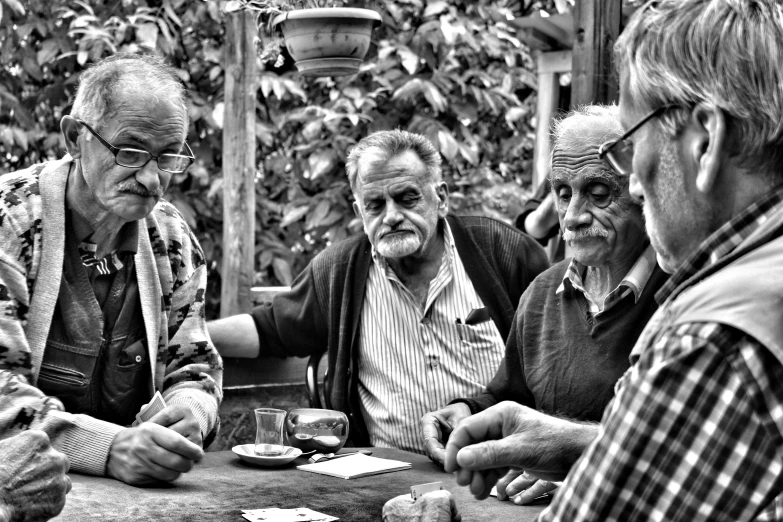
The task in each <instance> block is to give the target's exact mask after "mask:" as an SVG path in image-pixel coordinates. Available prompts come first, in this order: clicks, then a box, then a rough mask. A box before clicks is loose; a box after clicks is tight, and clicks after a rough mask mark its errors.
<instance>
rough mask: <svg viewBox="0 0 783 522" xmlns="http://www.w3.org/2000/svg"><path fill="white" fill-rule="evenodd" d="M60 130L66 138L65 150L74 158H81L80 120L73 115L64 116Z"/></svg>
mask: <svg viewBox="0 0 783 522" xmlns="http://www.w3.org/2000/svg"><path fill="white" fill-rule="evenodd" d="M60 130H61V131H62V133H63V138H65V150H67V151H68V154H70V156H71V157H72V158H74V159H75V158H80V157H81V155H82V151H81V147H80V146H79V122H78V121H76V119H74V118H73V116H63V118H62V119H61V120H60Z"/></svg>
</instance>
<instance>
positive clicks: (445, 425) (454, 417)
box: [421, 402, 470, 466]
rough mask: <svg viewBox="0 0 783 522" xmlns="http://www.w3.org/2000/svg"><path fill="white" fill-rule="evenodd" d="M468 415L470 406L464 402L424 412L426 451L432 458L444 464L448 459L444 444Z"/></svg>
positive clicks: (423, 431) (422, 431) (423, 425)
mask: <svg viewBox="0 0 783 522" xmlns="http://www.w3.org/2000/svg"><path fill="white" fill-rule="evenodd" d="M468 417H470V408H469V407H468V405H467V404H465V403H464V402H457V403H454V404H449V405H448V406H446V407H444V408H441V409H439V410H437V411H432V412H429V413H425V414H424V416H423V417H422V418H421V435H422V437H423V438H424V451H425V452H427V456H428V457H429V458H430V459H432V460H433V461H434V462H436V463H437V464H440V465H441V466H443V464H444V462H445V460H446V448H445V447H444V446H443V445H444V444H445V443H446V442H447V441H448V439H449V436H450V435H451V432H452V431H453V430H454V428H455V427H456V426H457V424H458V423H459V422H460V421H461V420H462V419H466V418H468Z"/></svg>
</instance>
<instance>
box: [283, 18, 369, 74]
mask: <svg viewBox="0 0 783 522" xmlns="http://www.w3.org/2000/svg"><path fill="white" fill-rule="evenodd" d="M380 24H381V16H380V15H379V14H378V13H376V12H375V11H373V10H371V9H357V8H349V7H326V8H318V9H299V10H295V11H287V12H285V13H283V14H280V15H277V16H276V17H275V19H274V21H273V22H272V25H273V26H277V25H280V26H281V29H282V31H283V38H284V39H285V46H286V48H287V49H288V53H289V54H290V55H291V56H292V57H293V59H294V61H295V62H296V68H297V70H298V71H299V73H300V74H302V75H304V76H345V75H347V74H356V73H357V72H359V67H360V66H361V64H362V60H363V59H364V56H365V55H366V54H367V50H368V49H369V48H370V36H372V30H373V28H374V27H377V26H379V25H380Z"/></svg>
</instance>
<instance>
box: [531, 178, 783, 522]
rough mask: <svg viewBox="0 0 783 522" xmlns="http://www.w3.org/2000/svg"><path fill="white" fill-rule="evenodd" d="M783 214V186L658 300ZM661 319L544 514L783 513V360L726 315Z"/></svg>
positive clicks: (702, 253) (691, 261)
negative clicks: (723, 318)
mask: <svg viewBox="0 0 783 522" xmlns="http://www.w3.org/2000/svg"><path fill="white" fill-rule="evenodd" d="M782 211H783V188H781V189H778V190H776V191H774V192H772V193H770V194H769V195H767V196H765V197H764V198H763V199H761V200H759V201H757V202H756V203H754V204H753V205H752V206H751V207H749V208H748V209H746V210H745V211H744V212H743V213H742V214H740V215H739V216H737V217H736V218H735V219H733V220H731V221H730V222H728V223H726V224H725V225H724V226H722V227H721V228H720V229H719V230H717V231H716V232H715V233H714V234H712V235H711V236H710V237H709V238H708V239H707V240H706V241H704V242H703V243H702V245H701V246H700V247H699V249H698V250H697V251H696V252H694V253H693V254H692V255H691V256H690V257H689V258H688V259H687V260H686V262H685V263H684V264H683V266H682V267H680V268H679V269H678V271H677V272H676V273H675V274H673V276H672V277H671V278H670V279H669V281H668V282H667V283H666V285H664V286H663V287H662V288H661V290H660V291H659V293H658V295H657V296H656V298H657V299H658V301H659V302H664V301H668V300H669V298H670V297H671V296H672V294H673V293H674V292H675V290H676V291H677V292H678V295H680V294H679V292H680V291H681V290H683V288H685V287H688V286H689V285H692V284H693V283H692V282H691V281H689V279H690V278H691V277H692V276H694V275H695V274H696V273H697V272H700V271H701V270H703V269H706V268H708V267H710V266H712V265H714V264H716V263H718V262H719V261H720V260H721V259H723V258H725V256H727V255H729V254H731V253H732V251H733V250H734V249H735V248H736V247H737V246H738V245H740V243H742V241H743V240H744V239H746V238H748V237H749V236H750V234H751V233H753V232H754V231H756V230H757V229H758V228H759V227H760V226H761V225H762V224H763V223H764V222H765V221H767V220H768V218H769V217H770V216H772V215H773V214H776V213H778V214H779V213H780V212H782ZM680 287H682V288H680ZM675 297H676V296H675ZM675 301H676V299H675ZM655 323H656V320H655V318H653V320H651V322H650V324H649V325H648V327H647V328H646V329H645V333H643V334H642V336H641V337H640V339H639V342H638V343H637V345H636V347H635V348H634V350H633V352H632V354H631V362H632V364H633V366H632V367H631V368H630V369H629V370H628V371H627V372H626V373H625V375H624V376H623V377H622V378H621V379H620V381H619V382H618V384H617V387H616V389H615V392H616V393H615V398H614V400H613V402H612V403H611V404H610V405H609V406H608V407H607V410H606V412H605V413H604V418H603V421H602V426H601V430H600V433H599V436H598V438H597V439H596V440H595V441H594V442H593V443H592V444H591V446H590V447H589V448H588V449H587V451H586V452H585V453H584V454H583V455H582V457H581V459H580V460H579V461H578V462H577V463H576V464H575V465H574V466H573V467H572V469H571V473H569V475H568V478H567V479H566V481H565V482H564V483H563V486H562V487H561V488H560V490H559V491H558V493H557V494H556V496H555V499H554V500H553V503H552V505H551V506H549V508H547V510H545V511H544V512H543V513H541V515H540V518H539V520H540V521H552V520H558V521H568V522H574V521H580V520H600V521H607V520H616V521H626V520H629V521H630V520H665V521H674V520H686V521H688V522H691V521H697V520H725V521H732V522H735V521H738V520H783V502H781V492H782V491H783V434H781V429H780V428H779V427H780V425H781V418H783V365H782V364H781V362H780V361H779V360H778V359H777V358H775V357H774V356H773V355H772V353H771V352H770V351H769V350H768V349H767V348H766V347H765V346H764V345H762V344H761V343H759V342H758V341H757V340H756V339H755V338H753V337H751V336H749V335H747V334H745V333H743V332H742V331H740V330H738V329H735V328H732V327H729V326H726V325H723V324H719V323H710V322H685V323H683V324H676V325H670V324H666V323H665V322H663V321H661V322H659V324H655Z"/></svg>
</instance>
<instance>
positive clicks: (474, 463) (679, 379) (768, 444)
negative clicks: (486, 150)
mask: <svg viewBox="0 0 783 522" xmlns="http://www.w3.org/2000/svg"><path fill="white" fill-rule="evenodd" d="M781 49H783V5H781V3H780V2H779V1H774V0H663V1H659V2H649V3H648V4H645V6H643V7H642V8H640V9H639V11H637V12H636V13H635V14H634V15H633V17H632V19H631V20H630V22H629V24H628V26H627V27H626V29H625V32H624V33H623V34H622V36H621V37H620V39H619V40H618V42H617V44H616V47H615V56H616V59H617V65H618V69H619V71H620V83H621V85H620V119H621V121H622V123H623V127H624V128H625V129H627V130H626V132H625V134H624V135H623V136H622V137H621V138H619V139H617V140H614V141H612V142H609V143H606V144H604V145H603V146H602V147H601V154H602V155H603V156H604V157H605V159H606V160H607V162H608V163H609V164H610V165H611V166H612V168H613V169H614V170H615V171H616V172H617V173H618V174H620V175H624V176H629V177H630V184H631V193H632V195H634V196H635V197H637V198H639V199H640V200H643V201H644V212H645V217H646V228H647V231H648V234H649V236H650V238H651V241H652V244H653V247H654V248H655V251H656V253H657V256H658V260H659V263H660V264H661V266H662V267H663V268H664V269H665V270H667V271H669V272H671V273H672V276H671V278H670V280H669V281H668V282H667V283H666V284H665V285H664V286H663V287H662V288H661V290H660V291H659V292H658V296H657V298H658V300H659V301H660V303H661V305H660V308H659V309H658V311H657V312H656V314H655V315H654V316H653V317H652V319H651V320H650V322H649V323H648V324H647V327H646V328H645V330H644V331H643V332H642V334H641V336H640V338H639V341H638V342H637V343H636V346H635V347H634V349H633V351H632V353H631V361H632V363H633V365H632V367H631V368H630V370H629V371H628V372H627V373H626V374H625V375H624V376H623V378H622V379H621V380H620V381H619V382H618V385H617V389H616V394H615V399H614V401H613V402H612V404H611V405H610V406H609V407H608V408H607V410H606V412H605V414H604V418H603V419H602V426H601V430H600V431H599V432H598V434H597V436H596V437H595V439H594V440H593V441H592V442H591V443H590V444H589V445H588V447H587V449H586V451H585V452H584V453H583V454H582V457H581V458H580V459H579V460H578V461H577V462H576V463H575V464H573V466H571V467H570V472H569V473H568V476H567V478H566V480H565V482H564V483H563V486H562V488H561V489H560V491H559V493H558V494H557V495H556V496H555V499H554V501H553V503H552V505H551V506H550V507H549V509H548V510H546V511H545V512H543V513H542V514H541V517H540V520H544V521H550V520H562V521H569V522H572V521H585V520H601V521H605V520H609V521H611V520H667V521H678V520H687V521H689V522H690V521H701V520H727V521H737V520H783V501H782V500H783V497H782V492H783V321H781V316H783V300H782V299H781V296H783V174H781V172H783V132H781V117H780V115H781V114H782V113H783V62H782V61H781V60H780V59H778V57H779V56H780V50H781ZM516 415H517V407H515V406H514V405H512V404H511V403H503V404H500V405H498V406H495V407H493V408H490V409H488V410H486V411H484V412H482V413H480V414H478V415H475V416H473V417H471V418H470V419H467V420H466V421H465V422H464V423H463V424H462V425H461V426H460V427H458V428H457V429H456V430H455V431H454V433H453V434H452V437H451V439H450V440H449V445H448V447H447V448H446V468H447V469H448V470H451V471H457V473H458V478H457V480H458V482H459V483H460V484H464V485H467V484H470V485H471V490H472V491H473V492H474V493H475V494H477V495H479V496H484V495H486V491H487V490H488V488H489V487H491V483H492V482H493V481H494V479H493V478H492V477H493V476H496V475H497V472H498V470H497V468H498V467H502V466H508V465H512V466H522V467H525V466H526V465H528V464H531V461H530V459H529V458H527V457H529V456H530V454H526V453H525V449H524V448H525V446H526V444H527V443H529V442H530V441H531V435H533V434H535V433H536V432H538V433H542V431H541V430H542V428H539V429H537V430H533V431H531V430H529V429H526V428H525V427H522V426H519V425H518V424H517V423H516V422H515V419H516ZM545 428H546V427H545ZM549 428H550V429H549V433H557V428H556V427H555V428H552V427H549ZM499 436H500V437H504V438H503V439H502V440H499V441H497V440H496V441H486V439H488V438H498V437H499ZM482 441H485V442H482ZM526 441H527V443H526ZM579 453H580V452H579V451H574V452H571V453H569V454H568V455H566V456H565V457H559V458H558V459H557V460H559V462H555V461H548V462H544V461H541V460H539V461H538V462H537V463H536V469H538V470H539V471H540V472H541V473H542V474H545V473H547V472H551V471H553V470H562V469H563V465H562V464H563V463H564V461H567V460H568V459H569V458H572V457H574V456H575V455H578V454H579ZM495 457H499V458H495ZM526 460H527V462H526ZM574 460H576V459H574ZM568 467H569V466H566V467H565V468H566V469H567V468H568ZM490 468H494V469H490Z"/></svg>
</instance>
